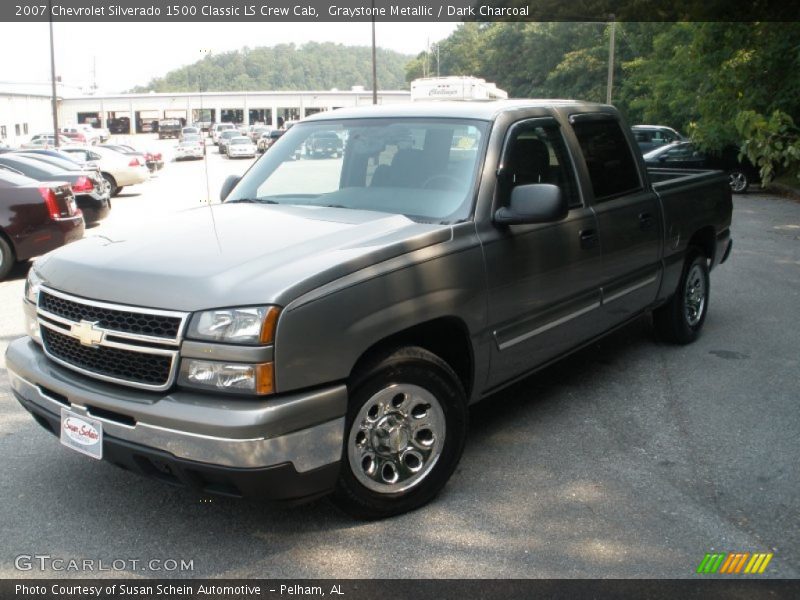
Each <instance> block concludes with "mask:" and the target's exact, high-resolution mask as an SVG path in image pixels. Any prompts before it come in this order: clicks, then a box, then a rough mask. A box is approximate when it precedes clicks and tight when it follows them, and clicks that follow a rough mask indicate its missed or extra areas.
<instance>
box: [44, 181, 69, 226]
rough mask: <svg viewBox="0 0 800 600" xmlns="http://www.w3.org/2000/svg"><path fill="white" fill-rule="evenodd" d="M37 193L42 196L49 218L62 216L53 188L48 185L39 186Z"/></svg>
mask: <svg viewBox="0 0 800 600" xmlns="http://www.w3.org/2000/svg"><path fill="white" fill-rule="evenodd" d="M39 193H40V194H41V195H42V198H44V203H45V204H46V205H47V212H48V213H49V214H50V218H51V219H54V220H56V219H60V218H61V217H64V216H65V215H64V213H63V211H62V210H61V209H60V208H59V207H58V199H57V198H56V193H55V192H54V191H53V188H49V187H40V188H39Z"/></svg>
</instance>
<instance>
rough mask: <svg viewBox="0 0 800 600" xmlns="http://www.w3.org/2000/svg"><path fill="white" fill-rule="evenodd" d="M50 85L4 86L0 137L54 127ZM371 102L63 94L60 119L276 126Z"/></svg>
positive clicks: (148, 127)
mask: <svg viewBox="0 0 800 600" xmlns="http://www.w3.org/2000/svg"><path fill="white" fill-rule="evenodd" d="M47 87H48V86H41V87H39V88H38V89H28V90H23V89H20V88H17V89H14V88H10V89H9V88H7V89H3V88H0V139H2V141H4V142H6V143H7V144H9V145H11V146H15V145H19V144H21V143H24V142H25V141H27V140H28V139H30V137H31V136H32V135H35V134H37V133H42V132H45V131H49V130H51V129H52V109H51V103H50V94H49V90H48V89H47ZM410 100H411V95H410V92H409V91H406V90H394V91H392V90H389V91H380V92H378V103H379V104H391V103H398V102H409V101H410ZM368 104H372V92H371V91H369V90H365V89H364V88H363V87H361V86H354V87H353V88H351V89H350V90H335V89H334V90H328V91H292V92H270V91H263V92H194V93H191V92H189V93H144V94H95V95H82V96H70V95H68V94H66V93H64V92H63V90H62V91H60V93H59V96H58V120H59V125H70V124H74V123H93V124H95V125H97V126H101V127H108V129H109V130H111V132H112V133H119V134H133V133H147V132H150V131H153V130H154V129H155V127H157V125H156V123H157V122H158V121H159V120H161V119H173V118H174V119H181V120H182V121H183V122H184V123H189V124H191V123H196V122H215V123H244V124H245V125H250V124H264V125H268V126H271V127H273V128H275V129H277V128H279V127H280V126H281V125H282V124H283V123H284V122H285V121H288V120H296V119H302V118H304V117H307V116H309V115H312V114H314V113H317V112H321V111H327V110H335V109H337V108H344V107H352V106H361V105H368Z"/></svg>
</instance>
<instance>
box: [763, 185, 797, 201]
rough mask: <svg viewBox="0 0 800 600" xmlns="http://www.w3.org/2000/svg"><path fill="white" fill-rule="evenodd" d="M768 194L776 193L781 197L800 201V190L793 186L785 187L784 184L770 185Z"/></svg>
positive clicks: (767, 189)
mask: <svg viewBox="0 0 800 600" xmlns="http://www.w3.org/2000/svg"><path fill="white" fill-rule="evenodd" d="M766 191H767V192H775V193H777V194H780V195H781V196H788V197H789V198H792V199H793V200H800V189H798V188H796V187H792V186H788V185H785V184H783V183H774V182H773V183H770V184H769V185H768V186H767V188H766Z"/></svg>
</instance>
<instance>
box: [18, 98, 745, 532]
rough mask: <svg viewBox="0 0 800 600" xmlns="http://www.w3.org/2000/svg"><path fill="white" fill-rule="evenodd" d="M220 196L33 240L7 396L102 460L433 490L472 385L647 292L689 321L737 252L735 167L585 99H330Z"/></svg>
mask: <svg viewBox="0 0 800 600" xmlns="http://www.w3.org/2000/svg"><path fill="white" fill-rule="evenodd" d="M318 132H326V135H328V134H329V132H334V133H335V134H336V135H337V136H339V137H340V139H341V141H342V148H343V153H342V156H338V157H329V158H311V157H306V156H305V155H304V154H302V153H299V149H301V148H302V147H303V146H304V144H305V142H306V140H308V139H309V138H310V137H311V136H314V135H315V134H316V133H318ZM221 195H222V199H223V200H224V201H223V203H221V204H220V205H216V206H212V207H210V208H209V207H204V208H199V209H193V210H189V211H186V212H184V213H182V214H181V215H180V216H178V217H176V218H174V219H172V220H170V222H169V223H168V224H166V225H165V226H164V227H163V228H154V229H152V230H148V231H141V230H140V231H137V232H135V233H131V235H130V236H121V237H118V238H114V239H109V238H106V237H90V238H87V239H85V240H82V241H80V242H77V243H74V244H70V245H69V246H66V247H64V248H62V249H59V250H57V251H54V252H52V253H50V254H48V255H46V256H45V257H43V258H42V259H40V260H39V261H38V262H36V263H35V264H34V266H33V267H32V269H31V270H30V273H29V277H28V281H27V284H26V289H25V300H24V304H25V312H26V315H27V319H28V325H27V327H28V329H27V331H28V332H29V336H28V337H25V338H23V339H20V340H16V341H15V342H13V343H12V344H10V346H9V348H8V351H7V355H6V362H7V365H8V371H9V376H10V382H11V388H12V390H13V394H14V396H15V397H16V398H17V399H18V400H19V402H20V403H21V404H22V405H23V406H24V407H25V408H26V409H27V410H28V411H30V413H31V414H32V415H33V417H34V418H35V419H36V421H38V422H39V423H40V424H41V425H42V426H44V427H45V428H46V429H47V430H49V431H50V432H51V433H53V434H55V435H58V436H59V437H60V438H61V441H62V443H63V444H65V445H67V446H69V447H70V448H72V449H74V450H78V451H80V452H83V453H85V454H88V455H90V456H93V457H94V458H98V459H99V458H102V459H106V460H108V461H111V462H112V463H115V464H117V465H120V466H122V467H124V468H126V469H129V470H131V471H135V472H138V473H141V474H144V475H149V476H152V477H156V478H159V479H161V480H163V481H165V482H168V483H172V484H176V485H184V486H189V487H191V488H194V489H197V490H199V491H201V492H202V493H209V494H211V493H214V494H225V495H229V496H248V497H256V498H264V499H271V500H281V501H291V502H294V501H300V500H305V499H310V498H314V497H318V496H321V495H325V494H332V497H333V499H334V501H335V502H336V503H337V504H338V505H339V506H340V507H342V508H343V509H344V510H346V511H347V512H349V513H350V514H352V515H354V516H357V517H361V518H379V517H385V516H389V515H393V514H397V513H401V512H404V511H407V510H411V509H413V508H416V507H418V506H421V505H423V504H424V503H426V502H428V501H429V500H430V499H431V498H433V497H434V495H435V494H436V493H437V492H438V491H439V490H441V489H442V487H443V486H444V485H445V483H446V482H447V480H448V478H449V477H450V475H451V474H452V473H453V470H454V469H455V467H456V465H457V463H458V461H459V459H460V456H461V453H462V449H463V448H464V443H465V438H466V433H467V417H468V406H469V405H470V404H472V403H474V402H477V401H479V400H481V399H483V398H486V397H488V396H490V395H491V394H493V393H494V392H496V391H498V390H500V389H501V388H503V387H504V386H507V385H509V384H510V383H512V382H514V381H517V380H519V379H520V378H522V377H525V376H526V375H528V374H530V373H531V372H533V371H535V370H537V369H540V368H542V367H544V366H545V365H548V364H549V363H552V362H553V361H556V360H558V359H560V358H562V357H564V356H565V355H567V354H568V353H570V352H573V351H575V350H576V349H578V348H580V347H582V346H585V345H586V344H588V343H591V342H592V341H593V340H595V339H597V338H598V337H600V336H602V335H604V334H606V333H608V332H609V331H611V330H613V329H615V328H617V327H620V326H622V325H624V324H626V323H628V322H630V321H631V320H633V319H636V318H637V317H639V316H640V315H642V314H643V313H647V312H652V315H653V319H654V323H655V330H656V332H657V333H658V334H659V335H660V336H661V337H662V338H663V339H666V340H669V341H672V342H676V343H688V342H691V341H692V340H694V339H695V338H696V337H697V336H698V334H699V333H700V330H701V328H702V326H703V322H704V320H705V317H706V314H707V312H708V306H709V271H710V270H711V269H712V268H713V267H715V266H716V265H718V264H720V263H722V262H724V261H725V259H726V258H727V257H728V254H729V253H730V249H731V237H730V224H731V210H732V205H731V192H730V188H729V187H728V179H727V176H726V175H724V174H723V173H721V172H716V171H695V172H687V171H679V172H670V171H668V170H658V169H653V170H650V171H649V172H648V170H646V169H645V168H644V165H643V162H642V158H641V156H640V154H639V152H638V151H637V150H636V142H635V140H634V138H633V136H632V134H631V131H630V129H629V128H628V127H627V126H626V125H624V124H623V122H622V120H621V118H620V116H619V114H618V113H617V111H616V110H615V109H614V108H612V107H610V106H604V105H597V104H587V103H581V102H575V101H558V100H547V101H543V100H515V101H497V102H438V103H431V104H416V103H411V104H407V105H393V106H381V107H364V108H357V109H352V110H350V109H347V110H337V111H332V112H328V113H322V114H318V115H315V116H313V117H311V118H309V119H306V120H304V121H303V122H301V123H298V124H297V125H296V126H295V127H293V128H292V129H291V130H290V131H288V132H287V133H286V135H284V136H283V137H282V138H281V139H280V140H279V141H278V142H276V144H275V145H274V147H273V148H272V149H271V150H270V151H269V152H268V153H267V154H265V155H264V157H263V158H261V159H260V160H259V161H257V162H256V163H255V164H254V165H253V166H252V167H251V168H250V170H249V171H248V172H247V173H246V174H245V175H244V176H243V177H241V178H240V179H239V178H235V177H234V178H231V179H229V180H228V181H226V183H225V185H224V186H223V189H222V194H221ZM53 460H58V459H57V458H56V457H54V458H53Z"/></svg>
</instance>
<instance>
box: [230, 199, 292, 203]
mask: <svg viewBox="0 0 800 600" xmlns="http://www.w3.org/2000/svg"><path fill="white" fill-rule="evenodd" d="M242 202H250V203H254V204H280V202H276V201H275V200H267V199H266V198H236V200H226V201H225V204H238V203H242Z"/></svg>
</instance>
